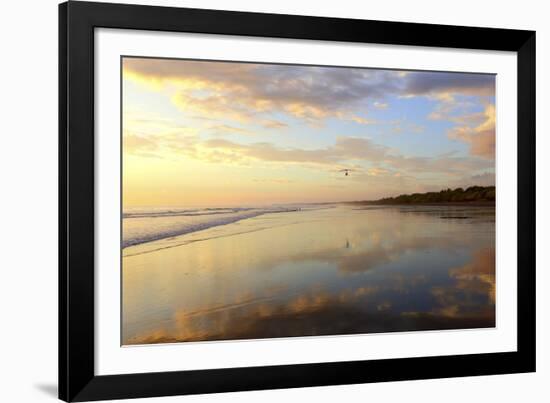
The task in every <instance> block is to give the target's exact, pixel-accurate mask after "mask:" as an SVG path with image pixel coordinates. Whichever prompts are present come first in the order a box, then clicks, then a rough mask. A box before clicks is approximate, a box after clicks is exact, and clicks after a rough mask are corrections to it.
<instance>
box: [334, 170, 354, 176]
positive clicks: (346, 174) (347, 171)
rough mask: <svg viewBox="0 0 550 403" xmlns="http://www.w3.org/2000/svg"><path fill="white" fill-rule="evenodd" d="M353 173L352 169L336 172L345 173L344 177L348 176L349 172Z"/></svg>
mask: <svg viewBox="0 0 550 403" xmlns="http://www.w3.org/2000/svg"><path fill="white" fill-rule="evenodd" d="M353 171H355V170H354V169H340V170H339V171H338V172H345V176H349V173H350V172H353Z"/></svg>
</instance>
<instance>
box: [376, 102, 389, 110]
mask: <svg viewBox="0 0 550 403" xmlns="http://www.w3.org/2000/svg"><path fill="white" fill-rule="evenodd" d="M373 105H374V107H375V108H376V109H388V106H389V104H388V103H387V102H378V101H375V102H374V104H373Z"/></svg>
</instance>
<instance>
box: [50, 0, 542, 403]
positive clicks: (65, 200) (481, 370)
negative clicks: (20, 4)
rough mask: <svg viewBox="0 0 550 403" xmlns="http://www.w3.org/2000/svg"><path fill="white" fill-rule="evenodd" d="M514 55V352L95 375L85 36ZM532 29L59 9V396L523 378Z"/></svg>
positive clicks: (529, 248) (530, 268)
mask: <svg viewBox="0 0 550 403" xmlns="http://www.w3.org/2000/svg"><path fill="white" fill-rule="evenodd" d="M99 27H102V28H120V29H133V30H134V29H139V30H155V31H171V32H192V33H208V34H218V35H242V36H255V37H275V38H296V39H309V40H325V41H341V42H365V43H376V44H394V45H415V46H429V47H446V48H466V49H482V50H501V51H513V52H517V68H518V69H517V74H518V75H517V90H518V92H517V97H518V98H517V107H518V109H517V113H518V115H517V118H518V120H517V121H518V126H517V133H518V138H517V140H518V142H517V144H518V149H517V156H518V198H517V205H518V225H517V229H518V238H517V239H518V260H517V280H518V288H517V297H518V298H517V301H518V306H517V313H518V317H517V324H518V333H517V346H518V348H517V351H516V352H503V353H486V354H469V355H455V356H436V357H419V358H400V359H383V360H370V361H348V362H332V363H315V364H300V365H278V366H264V367H248V368H230V369H208V370H193V371H177V372H156V373H139V374H124V375H108V376H97V375H96V374H95V371H94V29H95V28H99ZM535 361H536V360H535V32H534V31H520V30H512V29H493V28H477V27H459V26H446V25H431V24H417V23H401V22H382V21H366V20H355V19H339V18H320V17H306V16H296V15H276V14H259V13H248V12H232V11H214V10H200V9H186V8H171V7H156V6H143V5H121V4H108V3H89V2H80V1H78V2H73V1H70V2H67V3H63V4H60V5H59V398H60V399H62V400H65V401H89V400H102V399H122V398H137V397H150V396H168V395H183V394H196V393H212V392H229V391H244V390H259V389H276V388H292V387H305V386H320V385H339V384H350V383H366V382H384V381H398V380H413V379H425V378H445V377H461V376H473V375H490V374H504V373H521V372H533V371H535Z"/></svg>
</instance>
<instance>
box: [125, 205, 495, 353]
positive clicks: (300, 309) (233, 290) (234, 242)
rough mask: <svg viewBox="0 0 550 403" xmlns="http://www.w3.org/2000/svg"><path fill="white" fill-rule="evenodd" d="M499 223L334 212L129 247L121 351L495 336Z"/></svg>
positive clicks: (404, 212) (471, 214) (471, 213)
mask: <svg viewBox="0 0 550 403" xmlns="http://www.w3.org/2000/svg"><path fill="white" fill-rule="evenodd" d="M494 213H495V210H494V208H492V207H439V206H435V207H434V206H413V207H395V206H391V207H388V206H383V207H376V206H369V207H364V208H361V207H357V206H334V207H332V208H323V209H304V210H301V211H291V212H278V213H266V214H262V215H258V216H255V217H252V218H247V219H243V220H241V221H238V222H233V223H229V224H227V225H220V226H216V227H212V228H208V229H205V230H201V231H196V232H193V233H188V234H185V235H181V236H176V237H172V238H165V239H160V240H157V241H154V242H148V243H144V244H141V245H137V246H130V247H127V248H125V249H124V257H123V340H122V343H123V344H146V343H162V342H179V341H202V340H226V339H254V338H266V337H290V336H314V335H335V334H351V333H372V332H394V331H414V330H436V329H457V328H482V327H483V328H484V327H494V326H495V305H494V302H495V216H494Z"/></svg>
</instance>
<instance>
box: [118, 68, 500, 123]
mask: <svg viewBox="0 0 550 403" xmlns="http://www.w3.org/2000/svg"><path fill="white" fill-rule="evenodd" d="M123 69H124V74H125V77H126V78H128V79H131V80H135V81H138V82H141V83H143V84H145V85H149V86H151V88H154V89H157V90H165V91H168V92H169V93H170V94H171V99H172V102H173V103H174V104H175V105H176V106H177V107H178V108H180V109H181V110H183V111H186V112H189V113H190V114H191V115H193V114H196V115H199V116H203V115H206V116H209V117H215V118H225V119H231V120H234V121H239V122H256V123H258V122H259V124H260V125H262V123H261V122H262V121H264V122H265V120H266V119H269V118H268V116H269V115H271V114H273V113H282V114H284V115H287V116H290V117H293V118H296V119H300V120H303V121H305V122H307V123H309V124H320V123H321V122H322V121H324V120H325V119H327V118H336V119H343V120H348V121H352V122H355V123H358V124H370V123H372V120H370V119H368V118H366V117H365V116H364V114H365V112H366V111H367V109H366V106H367V101H371V100H374V103H373V104H372V105H373V106H374V107H375V108H378V109H385V108H387V107H388V104H387V102H384V101H383V100H384V99H385V98H387V97H388V96H392V95H396V96H403V97H415V96H428V97H433V98H436V99H440V100H449V99H453V97H454V96H456V95H475V96H487V95H494V76H492V75H484V74H469V73H443V72H418V71H414V72H404V71H397V70H395V71H393V70H373V69H360V68H337V67H318V66H289V65H276V64H255V63H230V62H205V61H191V60H175V59H172V60H166V59H143V58H125V59H124V60H123ZM264 126H265V125H264ZM276 126H277V125H275V128H278V127H276Z"/></svg>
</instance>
